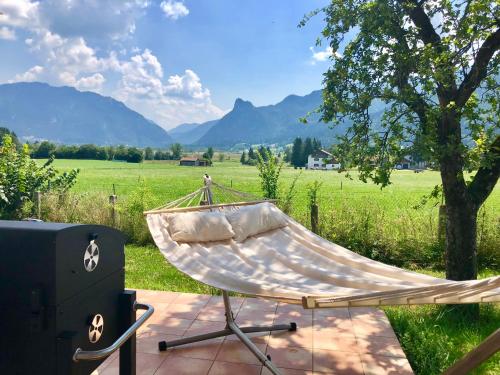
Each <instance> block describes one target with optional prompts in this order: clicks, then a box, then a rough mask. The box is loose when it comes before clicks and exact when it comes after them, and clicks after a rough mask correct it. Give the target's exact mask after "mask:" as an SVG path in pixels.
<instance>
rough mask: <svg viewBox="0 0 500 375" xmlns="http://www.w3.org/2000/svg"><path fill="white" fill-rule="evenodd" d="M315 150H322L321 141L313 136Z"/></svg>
mask: <svg viewBox="0 0 500 375" xmlns="http://www.w3.org/2000/svg"><path fill="white" fill-rule="evenodd" d="M312 146H313V152H318V151H320V150H321V141H320V140H319V139H316V138H313V141H312Z"/></svg>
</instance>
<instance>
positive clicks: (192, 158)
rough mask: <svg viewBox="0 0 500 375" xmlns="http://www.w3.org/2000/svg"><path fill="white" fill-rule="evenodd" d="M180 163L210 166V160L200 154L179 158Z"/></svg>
mask: <svg viewBox="0 0 500 375" xmlns="http://www.w3.org/2000/svg"><path fill="white" fill-rule="evenodd" d="M179 165H183V166H187V167H208V166H210V164H209V162H208V160H205V159H202V158H200V157H198V156H185V157H183V158H182V159H181V160H179Z"/></svg>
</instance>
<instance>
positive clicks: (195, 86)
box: [165, 69, 210, 100]
mask: <svg viewBox="0 0 500 375" xmlns="http://www.w3.org/2000/svg"><path fill="white" fill-rule="evenodd" d="M165 92H166V93H167V94H169V95H172V96H179V97H181V98H190V99H199V100H204V99H206V98H210V90H208V89H206V88H203V86H202V84H201V80H200V77H198V75H197V74H196V73H195V72H193V71H192V70H190V69H186V70H185V71H184V75H182V76H179V75H173V76H170V77H169V78H168V81H167V85H166V86H165Z"/></svg>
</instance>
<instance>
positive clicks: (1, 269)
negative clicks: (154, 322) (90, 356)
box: [0, 221, 135, 375]
mask: <svg viewBox="0 0 500 375" xmlns="http://www.w3.org/2000/svg"><path fill="white" fill-rule="evenodd" d="M0 254H1V261H0V297H1V301H2V306H1V308H0V311H1V313H0V348H1V349H0V374H61V375H66V374H90V373H91V372H92V371H93V370H94V369H95V368H97V366H99V364H100V363H101V362H102V361H103V359H100V360H92V361H74V360H73V353H74V352H75V351H76V350H77V348H80V349H81V350H84V351H95V350H101V349H105V348H107V347H109V346H110V345H112V344H113V343H114V342H115V341H116V340H117V339H118V338H119V337H120V335H122V334H123V333H124V331H125V330H126V329H127V328H128V325H130V319H131V316H132V315H133V318H134V319H135V310H133V308H134V305H133V302H135V294H133V293H130V292H129V293H126V292H125V290H124V288H125V282H124V265H125V260H124V259H125V255H124V237H123V235H122V233H121V232H119V231H117V230H115V229H112V228H108V227H104V226H97V225H78V224H57V223H41V222H24V221H0ZM132 310H133V311H132ZM134 340H135V336H134ZM131 341H132V340H129V342H128V344H127V345H128V352H129V354H130V355H131V356H132V355H133V357H134V359H131V360H130V361H131V363H133V361H134V360H135V341H134V342H133V346H132V345H131V344H130V342H131ZM121 360H122V358H120V361H121Z"/></svg>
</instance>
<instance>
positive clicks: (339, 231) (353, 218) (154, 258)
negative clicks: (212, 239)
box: [42, 155, 500, 374]
mask: <svg viewBox="0 0 500 375" xmlns="http://www.w3.org/2000/svg"><path fill="white" fill-rule="evenodd" d="M215 160H217V158H215ZM55 166H56V167H57V169H59V170H60V171H67V170H69V169H72V168H80V170H81V172H80V175H79V177H78V182H77V184H76V185H75V186H74V188H73V189H72V192H71V194H70V195H69V196H68V197H65V198H64V199H62V200H61V198H60V197H58V198H57V197H56V198H54V197H46V198H44V199H43V200H42V213H43V215H44V218H45V219H48V220H54V221H58V220H59V221H80V222H97V223H102V224H108V225H110V224H112V221H111V220H112V217H111V214H110V212H111V207H110V205H109V204H108V201H107V199H108V196H109V195H110V194H113V192H115V193H116V195H117V196H118V205H117V211H118V213H119V222H118V223H115V224H116V226H118V227H119V228H120V229H122V230H123V231H124V232H125V233H126V234H127V235H128V237H129V241H130V244H129V245H127V249H126V252H127V263H126V268H127V270H126V271H127V272H126V278H127V286H128V287H131V288H149V289H159V290H175V291H188V292H196V293H211V294H212V293H217V291H216V290H214V289H213V288H211V287H208V286H206V285H202V284H199V283H197V282H195V281H193V280H191V279H189V278H188V277H187V276H185V275H182V274H181V273H179V272H178V271H177V270H176V269H175V268H173V267H172V266H170V265H169V264H167V263H166V262H165V261H164V259H163V258H162V256H161V255H160V253H159V251H157V249H156V248H155V247H154V246H152V244H151V239H150V237H149V234H148V232H147V229H146V228H145V223H144V219H143V217H142V215H141V213H142V211H143V210H145V209H151V208H153V207H156V206H160V205H162V204H165V203H167V202H168V201H171V200H174V199H176V198H179V197H181V196H183V195H185V194H188V193H190V192H192V191H194V190H196V189H198V188H199V187H201V186H202V175H203V174H204V173H205V172H207V173H209V174H210V175H211V176H212V178H213V180H214V181H216V182H218V183H220V184H223V185H226V186H232V187H233V188H234V189H237V190H240V191H244V192H247V193H252V194H254V195H256V196H260V195H261V192H260V186H259V179H258V173H257V169H256V168H255V167H251V166H242V165H240V163H239V156H237V155H231V159H230V160H226V161H224V162H214V165H213V166H212V167H208V168H200V167H181V166H178V164H177V162H144V163H141V164H130V163H121V162H111V161H93V160H56V162H55ZM298 175H299V177H298V178H297V176H298ZM295 178H297V180H296V184H295V190H294V195H293V199H292V200H291V202H292V205H291V210H290V215H291V216H292V217H294V218H296V219H297V220H298V221H300V222H301V223H303V224H304V225H306V226H308V227H310V225H309V222H310V219H309V214H308V197H307V190H308V186H310V184H312V183H313V182H314V181H320V182H321V183H322V185H321V187H320V190H319V194H318V204H319V210H320V228H319V234H320V235H322V236H324V237H325V238H327V239H329V240H332V241H335V242H336V243H339V244H341V245H343V246H346V247H348V248H350V249H351V250H353V251H356V252H359V253H361V254H363V255H365V256H369V257H371V258H373V259H377V260H380V261H383V262H386V263H390V264H394V265H397V266H400V267H405V268H410V269H416V270H419V271H421V272H428V273H432V274H435V275H438V276H444V272H443V266H444V263H443V246H442V242H440V240H439V238H438V206H439V204H440V203H441V202H440V201H439V200H435V199H431V200H429V201H428V202H427V203H425V204H420V203H421V200H422V197H423V196H425V195H427V194H429V193H430V192H431V190H432V189H433V188H434V186H436V185H438V184H439V183H440V176H439V173H438V172H434V171H425V172H422V173H418V174H416V173H414V172H413V171H395V172H394V174H393V176H392V184H391V185H389V186H388V187H386V188H384V189H380V188H379V187H378V186H376V185H373V184H371V183H363V182H361V181H359V180H358V179H357V177H356V173H355V172H353V173H352V179H350V178H348V177H346V176H345V175H343V174H339V173H337V172H334V171H309V170H302V171H301V170H296V169H293V168H290V167H284V169H283V170H282V176H281V188H282V192H283V194H282V195H286V192H287V190H288V189H289V187H290V185H291V184H292V183H293V181H294V179H295ZM56 206H57V207H56ZM415 206H420V207H418V208H415ZM499 213H500V189H499V188H498V187H496V188H495V190H494V191H493V193H492V194H491V196H490V197H489V198H488V200H487V201H486V203H485V205H484V206H483V208H482V209H481V211H480V214H479V217H478V224H479V226H478V242H479V264H480V277H487V276H491V275H494V274H499V273H500V272H499V270H500V267H499V264H498V261H499V258H500V256H499V249H500V247H499V244H500V241H499V238H500V236H499V229H500V228H499V222H500V221H499V220H500V215H499ZM385 310H386V312H387V315H388V317H389V319H390V320H391V323H392V324H393V327H394V329H395V331H396V333H397V335H398V338H399V340H400V342H401V344H402V346H403V349H404V350H405V352H406V355H407V356H408V358H409V360H410V363H411V365H412V367H413V369H414V370H415V372H416V373H418V374H438V373H441V372H442V371H443V370H444V369H446V368H447V367H448V366H449V365H451V364H452V363H453V362H454V361H455V360H457V359H458V358H460V357H461V356H462V355H463V354H464V353H465V352H466V351H468V350H470V349H471V348H472V347H473V346H475V345H477V344H478V343H479V342H480V341H481V340H483V339H484V338H485V337H486V336H487V335H489V334H490V333H492V332H493V331H494V330H495V329H496V328H498V326H500V308H499V307H498V306H482V307H481V317H480V319H479V320H478V321H469V320H468V319H467V317H463V316H460V315H457V314H456V313H455V312H454V309H453V308H451V307H437V306H424V307H415V308H386V309H385ZM476 373H478V374H497V373H500V354H497V355H496V356H494V357H493V358H491V359H490V360H489V361H488V362H486V363H485V364H484V365H483V366H481V367H480V368H479V369H478V370H477V372H476Z"/></svg>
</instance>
